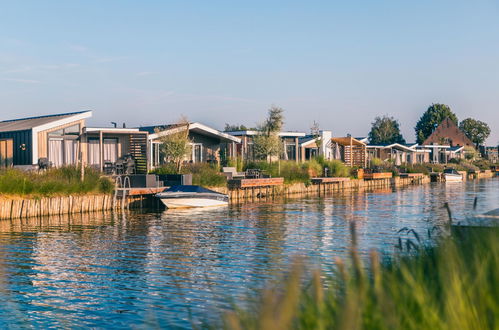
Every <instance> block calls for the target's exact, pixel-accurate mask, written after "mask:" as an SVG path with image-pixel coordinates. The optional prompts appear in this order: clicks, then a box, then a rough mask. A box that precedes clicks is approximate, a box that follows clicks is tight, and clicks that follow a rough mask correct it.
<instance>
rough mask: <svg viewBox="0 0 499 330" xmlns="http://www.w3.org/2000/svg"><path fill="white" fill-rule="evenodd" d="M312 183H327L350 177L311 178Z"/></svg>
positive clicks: (342, 180) (343, 180)
mask: <svg viewBox="0 0 499 330" xmlns="http://www.w3.org/2000/svg"><path fill="white" fill-rule="evenodd" d="M310 181H312V184H328V183H340V182H345V181H350V178H312V179H310Z"/></svg>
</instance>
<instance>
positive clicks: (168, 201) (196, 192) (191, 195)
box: [155, 185, 229, 209]
mask: <svg viewBox="0 0 499 330" xmlns="http://www.w3.org/2000/svg"><path fill="white" fill-rule="evenodd" d="M155 196H156V197H158V198H159V199H161V201H162V202H163V204H165V206H166V207H167V208H169V209H177V208H188V207H210V206H224V205H228V204H229V196H227V195H225V194H222V193H219V192H216V191H213V190H209V189H206V188H203V187H200V186H184V185H183V186H172V187H170V188H168V189H166V190H165V191H163V192H160V193H158V194H156V195H155Z"/></svg>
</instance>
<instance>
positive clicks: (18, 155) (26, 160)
mask: <svg viewBox="0 0 499 330" xmlns="http://www.w3.org/2000/svg"><path fill="white" fill-rule="evenodd" d="M31 137H32V132H31V130H24V131H12V132H0V139H12V141H13V150H12V154H13V159H12V162H13V165H14V166H16V165H31V164H32V158H33V153H32V152H31V151H32V147H33V146H32V143H33V142H32V139H31Z"/></svg>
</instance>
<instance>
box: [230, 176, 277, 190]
mask: <svg viewBox="0 0 499 330" xmlns="http://www.w3.org/2000/svg"><path fill="white" fill-rule="evenodd" d="M283 184H284V178H262V179H233V180H228V181H227V186H228V188H229V189H243V188H259V187H272V186H282V185H283Z"/></svg>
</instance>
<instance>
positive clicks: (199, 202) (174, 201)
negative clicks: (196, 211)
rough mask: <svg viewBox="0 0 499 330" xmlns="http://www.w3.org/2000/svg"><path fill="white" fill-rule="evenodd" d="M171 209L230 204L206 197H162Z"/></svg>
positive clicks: (162, 200)
mask: <svg viewBox="0 0 499 330" xmlns="http://www.w3.org/2000/svg"><path fill="white" fill-rule="evenodd" d="M160 199H161V202H163V204H165V206H166V207H167V208H169V209H180V208H182V209H184V208H191V207H214V206H225V205H229V202H228V201H223V200H216V199H206V198H180V197H179V198H168V197H166V198H160Z"/></svg>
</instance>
